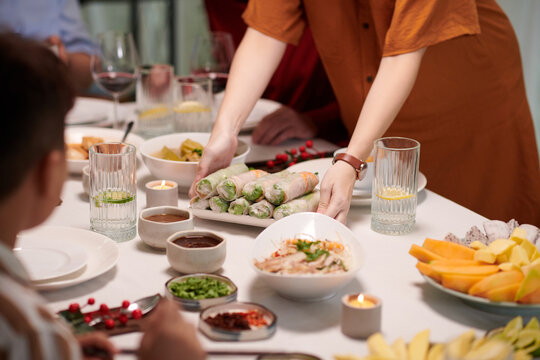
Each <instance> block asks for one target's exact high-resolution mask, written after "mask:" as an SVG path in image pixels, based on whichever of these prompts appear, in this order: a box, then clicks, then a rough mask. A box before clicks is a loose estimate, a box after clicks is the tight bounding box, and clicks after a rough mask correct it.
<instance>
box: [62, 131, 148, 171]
mask: <svg viewBox="0 0 540 360" xmlns="http://www.w3.org/2000/svg"><path fill="white" fill-rule="evenodd" d="M84 136H94V137H100V138H103V141H105V142H120V140H122V136H124V130H118V129H107V128H101V127H86V126H69V127H66V129H65V131H64V139H65V140H64V141H65V143H66V144H71V143H80V142H81V141H82V138H83V137H84ZM143 142H144V139H143V138H142V137H140V136H138V135H135V134H129V135H128V137H127V139H126V143H128V144H131V145H134V146H135V147H136V148H137V149H138V148H139V146H140V145H141V144H142V143H143ZM86 165H88V160H71V159H67V169H68V172H69V173H70V174H80V173H82V169H83V168H84V167H85V166H86Z"/></svg>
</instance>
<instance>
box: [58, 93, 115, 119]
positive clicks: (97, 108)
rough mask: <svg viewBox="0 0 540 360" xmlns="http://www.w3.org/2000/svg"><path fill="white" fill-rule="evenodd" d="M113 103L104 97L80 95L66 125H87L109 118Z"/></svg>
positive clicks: (68, 115)
mask: <svg viewBox="0 0 540 360" xmlns="http://www.w3.org/2000/svg"><path fill="white" fill-rule="evenodd" d="M112 106H113V103H112V102H111V101H109V100H104V99H92V98H85V97H78V98H77V99H76V100H75V105H73V108H72V109H71V110H70V111H69V113H68V114H67V116H66V125H86V124H94V123H98V122H103V121H105V120H107V118H108V116H109V112H110V111H111V109H112Z"/></svg>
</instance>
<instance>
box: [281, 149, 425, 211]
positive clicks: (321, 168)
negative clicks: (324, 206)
mask: <svg viewBox="0 0 540 360" xmlns="http://www.w3.org/2000/svg"><path fill="white" fill-rule="evenodd" d="M330 166H332V159H315V160H309V161H303V162H300V163H298V164H295V165H293V166H291V167H289V169H288V170H289V171H294V172H299V171H309V172H312V173H317V174H318V176H319V180H322V178H323V177H324V174H325V173H326V170H328V169H329V168H330ZM417 185H418V192H420V191H422V190H424V188H425V187H426V185H427V178H426V176H425V175H424V174H422V173H421V172H419V173H418V184H417ZM318 188H320V182H319V185H317V189H318ZM351 205H354V206H365V205H371V189H359V188H356V187H355V188H354V190H353V194H352V198H351Z"/></svg>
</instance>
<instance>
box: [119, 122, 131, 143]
mask: <svg viewBox="0 0 540 360" xmlns="http://www.w3.org/2000/svg"><path fill="white" fill-rule="evenodd" d="M133 124H134V122H133V120H131V121H130V122H128V124H127V126H126V131H124V136H122V141H120V142H125V141H126V139H127V137H128V135H129V133H130V132H131V129H132V128H133Z"/></svg>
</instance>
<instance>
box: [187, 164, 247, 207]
mask: <svg viewBox="0 0 540 360" xmlns="http://www.w3.org/2000/svg"><path fill="white" fill-rule="evenodd" d="M247 171H249V169H248V167H247V166H246V164H244V163H238V164H234V165H231V166H229V167H227V168H225V169H221V170H218V171H216V172H215V173H212V174H210V175H208V176H207V177H205V178H203V179H201V180H199V182H197V185H196V186H195V191H196V192H197V195H199V197H200V198H201V199H209V198H211V197H212V196H214V195H216V194H217V191H216V187H217V186H218V184H219V183H220V182H222V181H223V180H225V179H226V178H228V177H231V176H234V175H238V174H241V173H244V172H247Z"/></svg>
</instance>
